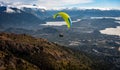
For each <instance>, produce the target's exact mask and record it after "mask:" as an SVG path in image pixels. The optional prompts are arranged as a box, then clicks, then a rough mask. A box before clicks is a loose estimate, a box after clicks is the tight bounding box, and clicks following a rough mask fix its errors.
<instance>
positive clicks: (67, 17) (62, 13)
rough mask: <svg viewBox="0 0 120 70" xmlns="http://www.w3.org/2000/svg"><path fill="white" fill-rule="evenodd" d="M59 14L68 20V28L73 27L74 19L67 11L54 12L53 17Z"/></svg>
mask: <svg viewBox="0 0 120 70" xmlns="http://www.w3.org/2000/svg"><path fill="white" fill-rule="evenodd" d="M57 16H61V17H62V18H63V19H64V21H65V22H66V24H67V27H68V28H70V27H71V25H72V21H71V18H70V16H69V15H68V14H67V13H65V12H58V13H56V14H54V16H53V18H56V17H57Z"/></svg>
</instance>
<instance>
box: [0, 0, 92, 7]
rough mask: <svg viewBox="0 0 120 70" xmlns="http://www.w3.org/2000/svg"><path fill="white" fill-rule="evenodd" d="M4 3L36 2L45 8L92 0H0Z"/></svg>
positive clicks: (90, 0)
mask: <svg viewBox="0 0 120 70" xmlns="http://www.w3.org/2000/svg"><path fill="white" fill-rule="evenodd" d="M0 1H2V2H6V3H14V4H17V3H22V4H37V5H39V6H44V7H46V8H53V7H64V6H67V5H74V4H83V3H91V2H93V0H0Z"/></svg>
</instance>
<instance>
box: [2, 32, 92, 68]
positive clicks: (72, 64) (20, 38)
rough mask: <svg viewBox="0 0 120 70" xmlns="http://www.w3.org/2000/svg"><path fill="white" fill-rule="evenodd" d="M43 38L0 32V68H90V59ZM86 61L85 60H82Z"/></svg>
mask: <svg viewBox="0 0 120 70" xmlns="http://www.w3.org/2000/svg"><path fill="white" fill-rule="evenodd" d="M81 56H82V57H84V59H83V58H81V60H82V62H80V61H79V60H78V58H77V57H75V56H74V53H73V52H72V51H71V50H69V49H65V48H64V47H63V46H60V45H58V44H55V43H51V42H48V41H47V40H45V39H37V38H33V37H31V36H28V35H25V34H21V35H16V34H6V33H0V58H1V59H0V70H1V69H9V70H10V69H11V70H16V69H17V70H21V69H22V70H30V69H31V70H37V69H38V70H80V69H82V70H85V69H86V70H92V69H91V68H90V65H91V61H90V60H89V59H88V58H87V57H86V56H84V55H81ZM84 61H86V62H84Z"/></svg>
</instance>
